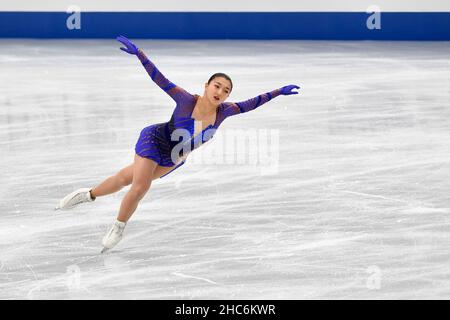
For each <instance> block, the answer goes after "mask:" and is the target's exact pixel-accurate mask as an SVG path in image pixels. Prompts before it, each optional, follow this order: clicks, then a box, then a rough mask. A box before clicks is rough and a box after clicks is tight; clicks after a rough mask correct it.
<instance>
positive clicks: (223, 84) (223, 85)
mask: <svg viewBox="0 0 450 320" xmlns="http://www.w3.org/2000/svg"><path fill="white" fill-rule="evenodd" d="M230 93H231V82H230V81H229V80H227V79H225V78H223V77H216V78H214V79H212V80H211V82H210V83H209V84H208V83H205V97H206V98H207V99H208V100H209V101H211V103H212V104H213V105H219V104H221V103H222V102H225V100H226V99H227V98H228V97H229V96H230Z"/></svg>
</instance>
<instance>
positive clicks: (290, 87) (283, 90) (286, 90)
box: [280, 84, 300, 96]
mask: <svg viewBox="0 0 450 320" xmlns="http://www.w3.org/2000/svg"><path fill="white" fill-rule="evenodd" d="M293 89H300V87H299V86H296V85H293V84H291V85H288V86H284V87H283V88H281V92H280V94H282V95H284V96H288V95H290V94H298V92H297V91H292V90H293Z"/></svg>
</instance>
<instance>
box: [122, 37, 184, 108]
mask: <svg viewBox="0 0 450 320" xmlns="http://www.w3.org/2000/svg"><path fill="white" fill-rule="evenodd" d="M116 40H117V41H119V42H121V43H122V44H124V45H125V46H126V48H120V49H121V50H123V51H125V52H127V53H129V54H134V55H136V56H137V57H138V59H139V60H140V61H141V63H142V65H143V66H144V68H145V70H146V71H147V73H148V75H149V76H150V78H151V79H152V80H153V81H154V82H155V83H156V84H157V85H158V87H160V88H161V89H162V90H163V91H164V92H165V93H167V94H168V95H169V96H170V97H171V98H172V99H173V100H175V101H176V102H178V101H179V100H180V99H181V98H182V97H183V96H185V95H186V94H188V95H189V93H187V92H186V91H185V90H184V89H183V88H181V87H179V86H177V85H176V84H174V83H173V82H171V81H169V80H168V79H167V78H166V77H165V76H164V75H163V74H162V73H161V72H160V71H159V70H158V68H157V67H156V66H155V64H154V63H153V62H151V61H150V59H149V58H147V56H146V55H145V54H144V52H143V51H142V49H139V48H138V47H136V46H135V45H134V43H132V42H131V41H130V40H129V39H127V38H125V37H124V36H119V37H117V38H116Z"/></svg>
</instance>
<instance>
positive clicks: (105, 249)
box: [100, 247, 109, 253]
mask: <svg viewBox="0 0 450 320" xmlns="http://www.w3.org/2000/svg"><path fill="white" fill-rule="evenodd" d="M108 250H109V248H106V247H104V248H103V249H102V251H101V252H100V253H105V252H106V251H108Z"/></svg>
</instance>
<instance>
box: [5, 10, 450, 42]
mask: <svg viewBox="0 0 450 320" xmlns="http://www.w3.org/2000/svg"><path fill="white" fill-rule="evenodd" d="M70 15H71V14H69V13H66V12H0V37H3V38H114V37H116V36H117V35H119V34H123V35H126V36H127V37H130V38H149V39H311V40H450V12H382V13H381V29H372V30H371V29H368V28H367V26H366V21H367V19H368V18H369V17H370V15H371V14H368V13H365V12H82V13H81V14H80V17H81V19H80V22H81V28H80V29H72V30H70V29H69V28H67V26H66V21H67V19H68V18H69V16H70Z"/></svg>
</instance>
